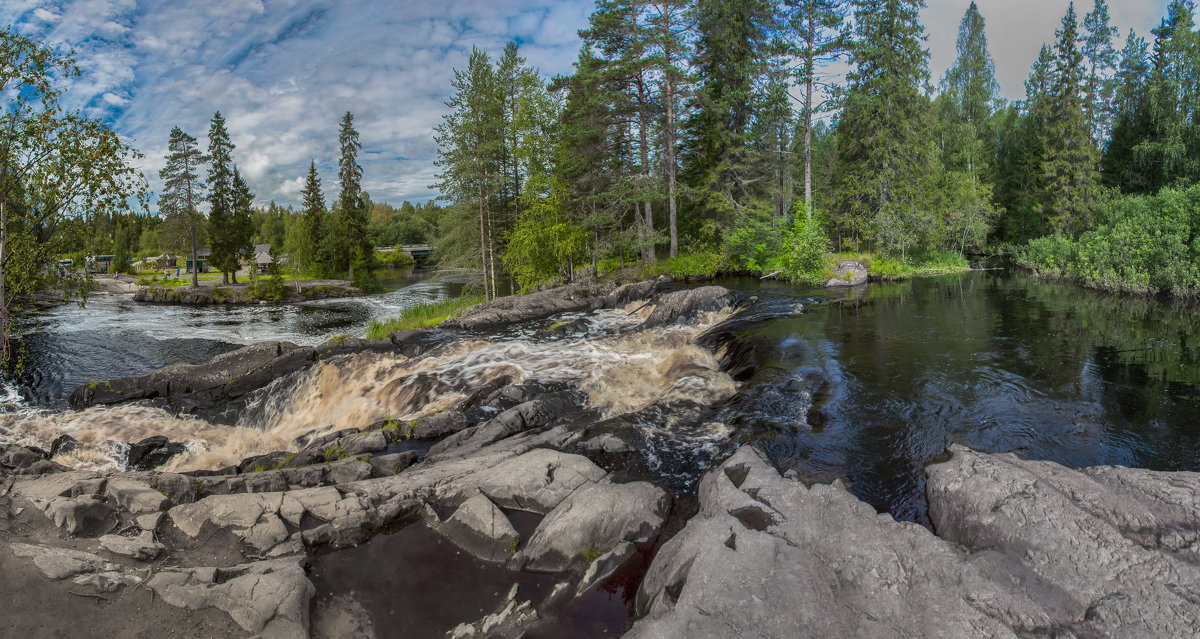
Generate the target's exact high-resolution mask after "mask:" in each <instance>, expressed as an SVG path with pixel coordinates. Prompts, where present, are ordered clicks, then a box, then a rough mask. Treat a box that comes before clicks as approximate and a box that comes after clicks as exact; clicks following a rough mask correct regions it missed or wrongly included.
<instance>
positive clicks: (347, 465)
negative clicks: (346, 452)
mask: <svg viewBox="0 0 1200 639" xmlns="http://www.w3.org/2000/svg"><path fill="white" fill-rule="evenodd" d="M325 476H326V478H327V479H328V481H329V482H330V483H333V484H348V483H350V482H355V481H362V480H364V479H369V478H370V477H371V464H369V463H367V462H365V461H362V460H359V459H344V460H342V461H339V462H335V463H332V464H329V467H328V468H327V469H326V472H325Z"/></svg>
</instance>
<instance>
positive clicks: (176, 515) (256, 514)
mask: <svg viewBox="0 0 1200 639" xmlns="http://www.w3.org/2000/svg"><path fill="white" fill-rule="evenodd" d="M282 503H283V493H244V494H238V495H213V496H210V497H205V498H204V499H201V500H199V501H197V502H195V503H191V504H182V505H179V506H175V507H174V508H172V509H171V510H170V511H168V514H169V515H170V517H171V521H173V522H175V526H176V527H178V528H179V530H180V531H182V532H183V533H184V534H185V535H187V536H188V537H193V538H194V537H197V536H198V535H199V534H200V531H201V530H202V529H203V527H204V524H205V523H206V522H211V523H212V524H213V525H215V526H217V527H219V528H224V529H226V530H229V531H230V532H232V533H233V534H235V535H237V536H238V537H241V538H242V539H243V540H245V542H246V543H248V544H250V545H251V546H253V547H255V548H257V549H259V550H261V551H266V550H269V549H270V548H272V547H273V546H275V545H276V544H278V543H280V542H282V541H283V540H285V539H287V537H288V534H289V533H288V530H287V528H286V527H285V526H284V525H283V521H282V520H281V519H280V518H279V516H278V512H279V507H280V505H281V504H282Z"/></svg>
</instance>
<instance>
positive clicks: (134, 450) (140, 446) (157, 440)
mask: <svg viewBox="0 0 1200 639" xmlns="http://www.w3.org/2000/svg"><path fill="white" fill-rule="evenodd" d="M186 450H187V447H186V446H184V445H183V444H179V443H175V442H172V441H170V440H168V439H167V438H166V437H163V436H161V435H155V436H153V437H147V438H146V439H143V440H142V441H140V442H138V443H136V444H130V445H129V457H128V459H127V461H126V463H127V464H128V466H129V468H130V469H132V470H150V469H152V468H158V467H159V466H162V465H163V464H165V463H167V461H169V460H170V459H171V458H172V457H174V456H175V455H178V454H180V453H182V452H184V451H186Z"/></svg>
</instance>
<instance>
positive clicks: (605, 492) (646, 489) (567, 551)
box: [513, 480, 671, 572]
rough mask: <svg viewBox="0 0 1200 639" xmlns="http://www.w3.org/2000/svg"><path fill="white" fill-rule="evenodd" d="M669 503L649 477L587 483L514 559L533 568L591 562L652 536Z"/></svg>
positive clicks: (542, 569) (552, 514)
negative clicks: (621, 547)
mask: <svg viewBox="0 0 1200 639" xmlns="http://www.w3.org/2000/svg"><path fill="white" fill-rule="evenodd" d="M670 503H671V499H670V497H669V496H668V495H667V492H666V491H665V490H663V489H662V488H659V487H658V486H655V485H653V484H651V483H649V482H644V481H639V482H631V483H628V484H614V483H611V482H610V481H607V480H605V481H600V482H597V483H588V484H584V485H583V486H581V487H580V488H579V489H578V490H576V491H575V492H573V493H571V495H570V496H569V497H567V498H566V499H565V500H564V501H563V502H562V503H560V504H559V505H558V506H557V507H556V508H555V509H554V510H552V511H550V514H548V515H546V518H545V519H543V520H542V522H541V523H540V524H539V525H538V527H537V530H535V531H534V533H533V536H532V537H531V538H530V539H529V543H528V544H526V546H525V549H524V550H522V551H521V552H520V553H519V555H518V556H517V557H514V559H513V563H514V564H515V565H517V566H521V567H523V568H524V569H525V570H530V571H534V572H562V571H565V570H568V569H570V568H572V567H576V566H580V565H586V564H589V563H591V562H592V561H593V560H595V559H596V558H597V557H600V556H602V555H604V554H606V553H608V552H609V551H611V550H613V549H615V548H617V547H618V546H620V545H621V544H622V543H624V542H632V541H646V540H649V539H652V538H653V537H654V536H655V535H657V534H658V531H659V529H661V528H662V525H663V522H664V521H665V520H666V516H667V511H668V509H669V507H670Z"/></svg>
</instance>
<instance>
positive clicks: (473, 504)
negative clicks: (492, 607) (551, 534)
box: [436, 495, 521, 563]
mask: <svg viewBox="0 0 1200 639" xmlns="http://www.w3.org/2000/svg"><path fill="white" fill-rule="evenodd" d="M436 530H437V531H438V532H440V533H442V534H443V535H445V536H446V537H447V538H448V539H450V540H451V541H453V542H454V543H455V544H456V545H457V546H458V547H459V548H462V549H463V550H466V551H467V552H469V553H471V554H472V555H475V556H476V557H478V558H480V559H482V560H484V561H493V562H500V563H503V562H505V561H508V559H509V558H510V557H511V556H512V554H513V552H514V551H515V550H516V548H517V543H518V542H519V541H520V539H521V536H520V535H518V534H517V531H516V530H515V529H513V527H512V523H511V522H509V521H508V517H507V516H506V515H505V514H504V512H503V511H502V510H500V509H499V508H497V507H496V504H493V503H492V501H491V500H490V499H488V498H487V497H485V496H483V495H475V496H474V497H472V498H470V499H468V500H466V501H464V502H463V503H462V505H460V506H459V507H458V510H456V511H454V514H453V515H451V516H450V517H449V518H448V519H447V520H446V521H444V522H442V523H441V524H439V525H438V526H437V527H436Z"/></svg>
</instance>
